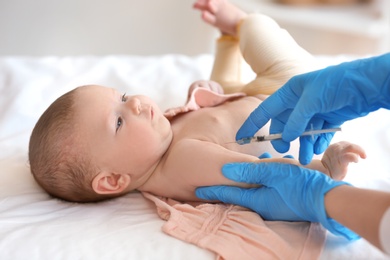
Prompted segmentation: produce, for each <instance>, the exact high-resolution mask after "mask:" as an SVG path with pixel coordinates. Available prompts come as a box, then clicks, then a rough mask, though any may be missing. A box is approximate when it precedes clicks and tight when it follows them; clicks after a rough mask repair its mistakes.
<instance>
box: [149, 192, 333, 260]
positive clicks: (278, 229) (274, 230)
mask: <svg viewBox="0 0 390 260" xmlns="http://www.w3.org/2000/svg"><path fill="white" fill-rule="evenodd" d="M142 194H143V196H144V197H145V198H147V199H149V200H151V201H152V202H154V203H155V204H156V206H157V213H158V215H159V216H160V218H161V219H163V220H165V221H166V222H165V224H164V225H163V226H162V230H163V232H165V233H166V234H168V235H171V236H173V237H175V238H178V239H181V240H183V241H186V242H189V243H192V244H194V245H197V246H199V247H201V248H205V249H208V250H210V251H212V252H214V253H215V254H216V256H217V257H216V259H310V260H312V259H318V258H319V256H320V254H321V251H322V248H323V244H324V241H325V234H326V233H325V230H324V229H323V228H322V227H321V226H320V225H319V224H317V223H309V222H282V221H264V220H263V219H262V218H261V217H260V216H259V215H258V214H257V213H255V212H253V211H250V210H248V209H246V208H243V207H240V206H235V205H230V204H199V203H197V204H198V205H196V204H192V205H191V204H190V203H180V202H178V201H175V200H172V199H168V198H162V197H157V196H154V195H152V194H150V193H147V192H143V193H142Z"/></svg>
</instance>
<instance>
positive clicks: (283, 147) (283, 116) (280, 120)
mask: <svg viewBox="0 0 390 260" xmlns="http://www.w3.org/2000/svg"><path fill="white" fill-rule="evenodd" d="M290 113H291V109H288V110H286V111H283V112H282V113H280V114H279V115H278V116H277V117H275V118H273V119H272V120H271V125H270V133H271V134H278V133H282V132H283V130H284V126H285V124H286V122H287V120H288V118H289V116H290ZM271 144H272V146H273V147H274V148H275V150H276V151H278V152H279V153H285V152H287V151H288V150H289V149H290V143H289V142H285V141H283V140H274V141H271Z"/></svg>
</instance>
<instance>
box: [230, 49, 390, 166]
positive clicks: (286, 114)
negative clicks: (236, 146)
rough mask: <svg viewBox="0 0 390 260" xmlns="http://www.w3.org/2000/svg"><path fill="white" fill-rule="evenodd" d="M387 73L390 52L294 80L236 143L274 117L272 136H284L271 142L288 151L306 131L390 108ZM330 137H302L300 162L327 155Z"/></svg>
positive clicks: (251, 118)
mask: <svg viewBox="0 0 390 260" xmlns="http://www.w3.org/2000/svg"><path fill="white" fill-rule="evenodd" d="M389 71H390V54H385V55H382V56H378V57H373V58H367V59H361V60H356V61H352V62H345V63H342V64H340V65H336V66H331V67H328V68H325V69H322V70H319V71H314V72H310V73H307V74H302V75H298V76H295V77H293V78H291V79H290V80H289V81H288V82H287V83H286V84H285V85H284V86H283V87H282V88H280V89H279V90H278V91H277V92H275V93H274V94H273V95H271V96H270V97H269V98H267V99H266V100H265V101H264V102H263V103H262V104H261V105H260V106H259V107H258V108H257V109H256V110H254V111H253V112H252V113H251V114H250V116H249V117H248V119H247V120H246V121H245V122H244V124H243V125H242V126H241V128H240V129H239V130H238V132H237V135H236V139H237V140H238V139H241V138H243V137H249V136H253V135H254V134H255V133H256V132H257V131H258V130H259V129H260V128H261V127H263V126H264V125H265V124H266V123H267V122H268V121H269V120H270V119H272V121H271V127H270V133H278V132H279V133H280V132H282V137H283V140H279V141H273V142H272V144H273V146H274V148H275V149H276V150H277V151H278V152H280V153H284V152H286V151H288V149H289V142H291V141H292V140H294V139H296V138H297V137H298V136H300V135H301V134H302V133H303V131H304V130H305V129H310V128H311V127H313V129H324V128H332V127H338V126H340V125H341V124H343V123H344V122H345V121H347V120H351V119H354V118H357V117H362V116H365V115H367V114H368V113H369V112H372V111H375V110H377V109H379V108H381V107H382V108H387V109H390V76H389ZM332 137H333V134H322V135H321V136H319V137H317V138H314V140H313V138H311V137H310V136H306V137H301V138H300V153H299V161H300V163H301V164H304V165H305V164H308V163H309V162H310V161H311V159H312V157H313V154H314V153H315V154H320V153H322V152H324V151H325V149H326V147H327V146H328V145H329V142H330V141H331V139H332Z"/></svg>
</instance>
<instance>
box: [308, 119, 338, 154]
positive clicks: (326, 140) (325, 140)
mask: <svg viewBox="0 0 390 260" xmlns="http://www.w3.org/2000/svg"><path fill="white" fill-rule="evenodd" d="M338 127H340V125H335V124H330V123H328V122H326V121H325V122H324V124H323V126H322V128H323V129H329V128H338ZM334 134H335V133H325V134H321V135H320V136H319V138H318V139H317V141H316V143H315V144H314V153H315V154H322V153H323V152H325V150H326V148H328V146H329V144H330V142H331V141H332V139H333V136H334Z"/></svg>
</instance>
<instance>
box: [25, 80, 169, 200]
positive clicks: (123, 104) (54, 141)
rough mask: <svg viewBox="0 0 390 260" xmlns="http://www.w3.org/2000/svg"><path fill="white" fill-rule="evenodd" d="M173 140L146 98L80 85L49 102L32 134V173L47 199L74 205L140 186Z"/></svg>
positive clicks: (119, 193) (120, 193) (164, 121)
mask: <svg viewBox="0 0 390 260" xmlns="http://www.w3.org/2000/svg"><path fill="white" fill-rule="evenodd" d="M171 140H172V131H171V127H170V123H169V121H168V120H167V119H166V118H165V117H164V115H163V113H161V111H160V110H159V108H158V107H157V105H156V104H155V103H154V102H153V101H152V100H150V99H149V98H148V97H145V96H125V95H123V94H119V93H118V92H117V91H115V90H114V89H111V88H105V87H101V86H94V85H91V86H82V87H79V88H76V89H74V90H72V91H70V92H68V93H66V94H64V95H63V96H61V97H59V98H58V99H57V100H56V101H55V102H53V103H52V104H51V105H50V106H49V108H48V109H47V110H46V111H45V112H44V113H43V114H42V116H41V117H40V119H39V120H38V122H37V124H36V126H35V127H34V130H33V132H32V134H31V138H30V144H29V161H30V166H31V172H32V174H33V176H34V178H35V179H36V181H37V182H38V183H39V184H40V186H41V187H42V188H44V189H45V190H46V191H47V192H48V193H49V194H51V195H53V196H55V197H58V198H61V199H65V200H68V201H75V202H92V201H100V200H104V199H107V198H112V197H117V196H119V195H122V194H125V193H127V192H129V191H131V190H135V189H138V188H140V187H142V186H143V185H145V183H146V182H147V180H148V179H149V177H150V176H151V175H152V174H153V172H154V170H155V168H156V167H157V165H158V163H159V161H160V159H161V157H162V155H163V154H164V153H165V151H166V150H167V149H168V147H169V145H170V142H171Z"/></svg>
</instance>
